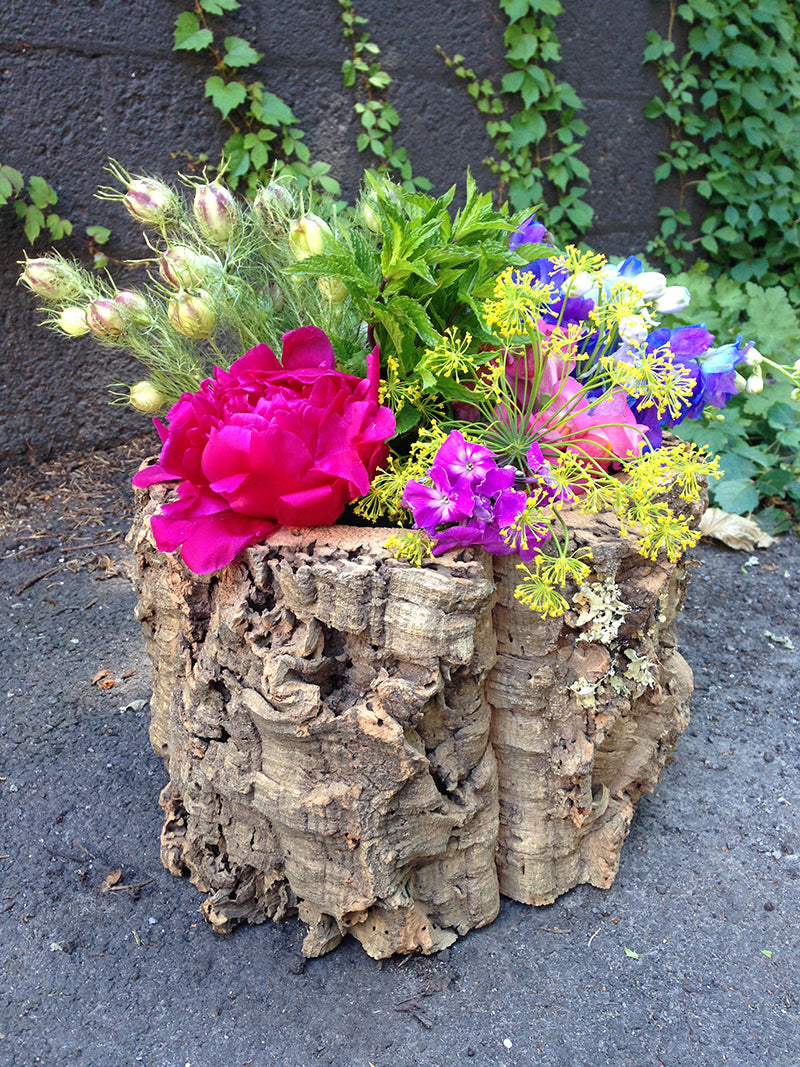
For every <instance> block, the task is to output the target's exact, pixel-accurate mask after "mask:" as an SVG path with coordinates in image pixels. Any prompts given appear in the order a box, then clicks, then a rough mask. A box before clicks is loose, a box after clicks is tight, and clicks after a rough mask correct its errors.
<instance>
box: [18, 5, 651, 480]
mask: <svg viewBox="0 0 800 1067" xmlns="http://www.w3.org/2000/svg"><path fill="white" fill-rule="evenodd" d="M563 4H564V8H565V11H564V14H563V15H562V16H561V18H560V19H559V22H558V33H559V37H560V40H561V44H562V54H563V61H562V63H561V66H560V68H559V75H560V76H561V77H563V79H564V80H566V81H568V82H569V83H570V84H571V85H572V86H573V87H574V88H575V89H576V90H577V92H578V94H579V95H580V96H581V98H582V99H583V101H584V103H585V105H586V112H585V118H586V121H587V122H588V124H589V134H588V137H587V139H586V148H585V151H584V155H583V158H584V159H585V161H586V162H587V164H588V165H589V167H590V169H591V172H592V189H591V195H590V201H591V203H592V205H593V207H594V209H595V226H594V229H593V230H592V232H591V233H590V234H589V240H590V241H591V243H593V244H594V245H595V247H597V248H599V249H601V250H603V251H605V252H607V253H610V254H614V253H618V254H627V253H628V252H633V251H641V250H642V249H643V248H644V245H645V244H646V243H647V241H648V239H649V238H650V237H651V236H652V235H653V233H654V232H655V230H656V216H657V211H658V207H659V206H660V203H661V199H660V198H661V197H662V196H663V191H662V189H661V188H659V189H656V188H655V187H654V186H653V183H652V172H653V168H654V166H655V164H656V155H657V152H658V151H659V149H660V148H661V147H662V144H663V137H664V131H663V129H661V128H660V127H659V126H658V125H656V124H654V123H652V122H649V121H647V120H646V119H645V118H644V116H643V114H642V109H643V107H644V106H645V104H646V103H647V101H648V100H649V99H650V98H651V97H652V95H653V94H654V92H655V91H656V88H657V85H656V82H655V79H654V77H653V75H652V73H651V72H650V71H649V70H648V69H646V68H643V67H642V62H641V57H642V51H643V49H644V39H645V34H646V32H647V30H648V29H650V28H652V27H657V28H659V29H661V30H662V31H663V29H664V26H665V23H666V19H667V17H668V5H667V4H665V3H663V2H659V0H617V2H616V3H613V4H612V3H609V0H563ZM188 7H189V3H188V0H136V3H132V4H121V3H119V0H90V2H89V0H85V2H82V3H77V4H69V3H62V2H60V0H6V2H5V3H4V4H3V11H2V14H0V162H3V163H7V164H10V165H12V166H14V167H16V168H17V169H18V170H20V171H22V172H23V174H25V175H26V176H27V175H30V174H38V175H41V176H42V177H43V178H45V179H46V180H47V181H48V182H50V184H51V185H53V186H54V187H55V188H56V190H57V191H58V194H59V203H58V207H57V210H58V211H59V213H60V214H62V215H64V216H65V217H67V218H69V219H71V220H72V221H73V223H74V224H75V228H76V232H77V233H82V232H83V230H84V228H85V226H87V225H91V224H93V223H94V224H98V223H99V224H103V225H107V226H109V227H110V228H111V229H112V231H113V238H112V242H111V244H110V245H109V251H110V254H111V255H112V256H116V257H120V258H121V257H124V258H128V257H131V256H136V255H138V254H144V247H143V245H142V242H141V235H140V233H139V232H138V231H137V230H136V228H135V227H134V226H133V225H132V224H131V221H130V220H129V219H128V218H127V216H126V214H125V212H124V210H123V209H122V208H121V207H120V206H119V205H118V204H108V203H104V202H100V201H97V200H95V199H94V193H95V191H96V189H97V187H98V186H99V185H101V184H105V183H107V182H108V175H106V174H105V173H104V171H103V168H104V166H105V165H106V163H107V161H108V158H109V157H114V158H116V159H118V160H119V161H120V163H122V165H123V166H125V167H126V168H128V169H129V170H131V171H132V172H134V173H140V172H149V173H155V174H159V175H161V176H163V177H165V178H168V179H171V178H173V177H174V176H175V175H176V173H177V172H178V171H180V170H181V169H182V167H185V166H186V158H187V154H188V155H189V156H196V155H198V154H199V153H201V152H206V153H208V155H209V156H210V158H211V159H214V160H215V159H217V158H218V155H219V150H220V147H221V145H222V144H223V143H224V141H225V139H226V137H227V131H226V130H225V129H224V128H223V127H222V124H221V123H220V121H219V117H218V114H217V112H216V111H215V110H214V109H213V108H212V107H211V105H210V104H209V103H208V101H206V100H205V99H204V95H203V83H204V80H205V77H206V76H207V74H208V73H209V72H208V69H207V65H206V62H205V58H204V56H202V55H200V56H196V55H194V54H192V53H185V52H183V53H174V52H173V51H172V47H171V46H172V31H173V23H174V20H175V18H176V17H177V15H178V14H179V13H180V12H181V11H184V10H187V9H188ZM356 11H357V13H358V14H361V15H364V16H365V17H367V18H368V19H369V32H370V34H371V37H372V39H373V40H374V41H375V42H376V43H377V44H378V45H379V46H380V48H381V50H382V56H381V63H382V65H383V68H384V69H385V70H386V71H388V73H389V74H391V75H392V77H393V79H394V82H393V84H392V86H391V89H390V92H389V97H390V99H391V100H392V102H393V103H394V105H395V107H396V108H397V111H398V113H399V115H400V118H401V125H400V128H399V131H398V134H397V138H396V140H397V141H398V142H399V143H402V144H404V145H405V146H406V147H407V148H408V150H409V153H410V155H411V158H412V161H413V164H414V167H415V170H416V172H417V173H422V174H425V175H427V176H428V177H429V178H430V179H431V180H432V181H433V182H434V185H435V189H436V191H437V192H442V191H444V190H445V189H446V188H448V187H449V186H450V185H451V184H452V183H453V182H459V183H461V182H463V176H464V173H465V171H466V168H467V167H468V166H470V167H471V168H472V170H473V173H474V174H475V176H476V178H477V179H478V181H479V183H480V184H481V185H482V187H484V188H487V189H488V188H491V187H492V184H493V179H492V176H491V174H490V173H488V171H487V170H486V169H485V168H484V167H482V166H481V165H480V161H481V160H482V159H483V158H484V157H485V156H486V155H487V154H488V152H489V151H490V148H491V143H490V141H489V140H488V138H487V135H486V133H485V130H484V126H483V119H482V116H480V115H479V114H478V112H477V111H476V110H475V108H474V106H473V104H472V101H471V100H470V98H469V97H468V96H467V94H466V91H465V88H464V85H463V83H462V82H460V81H459V80H457V79H456V78H455V77H454V75H453V74H452V73H451V72H450V71H449V70H448V69H447V68H446V67H445V66H444V64H443V63H442V61H441V59H440V58H439V56H438V55H437V54H436V52H435V46H436V45H437V44H438V45H441V47H442V48H443V49H444V50H445V51H446V52H447V53H448V54H451V55H452V54H453V53H455V52H459V53H461V54H462V55H464V56H465V57H466V60H467V63H468V65H469V66H471V67H473V68H474V69H475V70H476V72H478V73H479V74H481V75H482V76H483V75H485V76H487V77H491V78H493V79H494V81H495V83H496V84H498V83H499V81H500V78H501V77H502V75H503V73H504V72H505V70H506V69H507V68H506V67H505V64H504V61H503V42H502V37H503V30H504V25H505V23H504V18H503V16H502V14H501V12H500V10H499V8H498V6H497V4H496V2H495V0H401V2H399V3H395V2H394V0H392V2H391V3H390V2H389V0H357V3H356ZM339 14H340V9H339V5H338V4H337V3H336V0H244V3H243V5H242V8H241V10H240V11H238V12H235V13H233V14H231V15H230V16H228V17H227V19H226V21H225V23H224V25H225V27H226V30H227V32H228V33H231V34H237V35H240V36H242V37H245V38H246V39H247V40H249V41H251V42H252V43H253V44H254V45H255V46H256V47H257V48H258V50H259V51H261V52H263V53H264V58H263V59H262V60H261V62H260V63H259V65H258V67H257V68H254V69H255V72H256V73H257V76H258V77H259V78H260V79H261V80H262V81H263V82H264V84H265V87H266V88H267V89H268V90H270V91H273V92H275V93H277V94H278V95H280V96H282V97H283V98H284V99H285V100H286V101H287V102H288V103H289V104H290V106H291V107H292V108H293V110H294V112H295V114H296V115H297V117H298V120H299V122H300V125H301V128H303V129H304V130H305V131H306V134H307V143H308V144H309V146H310V148H311V151H312V157H313V158H315V159H324V160H326V161H327V162H329V163H330V164H331V165H332V167H333V173H334V174H335V176H336V177H337V178H338V179H339V180H340V181H341V182H342V185H343V188H344V190H345V192H346V193H347V194H348V195H352V194H353V193H354V192H355V190H356V189H357V187H358V180H359V174H360V170H361V169H362V167H363V165H364V164H363V157H360V156H359V155H358V153H357V152H356V150H355V139H356V134H357V132H358V131H357V128H356V121H355V117H354V116H353V113H352V105H353V97H352V95H351V93H350V91H349V90H344V89H343V88H342V84H341V64H342V61H343V59H344V58H345V56H346V47H345V44H344V41H343V39H342V35H341V28H340V21H339ZM46 247H47V244H46V242H45V241H44V240H42V241H41V242H39V243H37V246H36V248H35V249H34V253H35V252H44V251H45V250H46ZM59 247H60V248H61V249H62V250H63V251H64V252H65V254H71V253H74V254H76V255H80V253H81V250H82V246H81V243H80V241H78V240H76V239H67V240H66V241H64V242H62V243H61V245H60V246H59ZM25 248H26V244H25V241H24V237H23V234H22V230H21V226H20V224H19V223H18V222H17V220H16V216H15V214H14V211H13V208H11V207H7V208H4V209H2V210H1V211H0V389H2V403H1V404H0V464H7V463H14V462H20V461H22V462H24V461H25V459H26V458H30V459H43V458H46V457H48V456H50V455H52V454H57V453H58V452H63V451H67V450H69V449H73V448H80V449H90V448H102V447H108V446H109V445H111V444H113V443H115V442H119V441H121V440H124V439H126V438H127V437H130V436H132V435H133V434H135V433H137V432H140V431H141V430H142V429H143V428H144V426H145V423H143V421H142V418H141V416H137V415H135V414H134V413H132V412H130V411H128V410H126V409H125V408H120V407H116V406H115V407H111V406H109V404H108V393H107V390H106V383H108V382H110V381H113V380H119V381H130V380H132V379H133V378H134V376H136V369H135V365H132V364H131V363H130V362H129V361H128V360H126V359H125V358H122V357H119V358H114V357H110V356H109V353H108V352H107V351H106V350H102V351H101V350H100V349H98V348H97V347H96V346H95V345H94V344H93V343H92V342H91V341H90V340H86V339H80V340H77V341H68V340H67V339H65V338H61V337H59V336H58V335H56V334H55V333H53V332H51V331H49V330H45V329H42V328H40V327H39V326H38V321H39V318H40V315H39V313H38V311H37V309H36V305H35V301H34V300H33V298H32V297H31V296H30V294H28V293H27V291H23V290H22V289H21V288H18V287H17V286H16V281H17V276H18V270H19V268H18V266H17V261H18V260H19V259H21V258H22V253H23V251H24V250H25Z"/></svg>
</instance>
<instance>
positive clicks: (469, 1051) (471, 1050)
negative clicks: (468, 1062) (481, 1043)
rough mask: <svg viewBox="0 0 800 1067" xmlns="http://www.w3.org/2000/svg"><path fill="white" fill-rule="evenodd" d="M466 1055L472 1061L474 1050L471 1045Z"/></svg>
mask: <svg viewBox="0 0 800 1067" xmlns="http://www.w3.org/2000/svg"><path fill="white" fill-rule="evenodd" d="M467 1055H468V1056H469V1057H470V1059H472V1057H473V1056H474V1055H475V1049H474V1048H473V1047H472V1045H470V1046H469V1048H468V1049H467Z"/></svg>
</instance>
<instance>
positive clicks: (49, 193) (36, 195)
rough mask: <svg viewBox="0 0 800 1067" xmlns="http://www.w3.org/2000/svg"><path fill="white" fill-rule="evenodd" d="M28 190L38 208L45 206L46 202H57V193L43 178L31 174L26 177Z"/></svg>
mask: <svg viewBox="0 0 800 1067" xmlns="http://www.w3.org/2000/svg"><path fill="white" fill-rule="evenodd" d="M28 192H29V193H30V198H31V200H32V201H33V202H34V204H35V205H36V206H37V207H39V208H42V209H44V208H46V207H47V206H48V204H55V203H57V202H58V194H57V193H56V191H55V189H53V188H51V187H50V186H49V185H48V184H47V182H46V181H45V180H44V178H37V177H35V176H32V177H30V178H29V179H28Z"/></svg>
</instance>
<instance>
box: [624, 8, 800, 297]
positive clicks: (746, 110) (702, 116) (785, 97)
mask: <svg viewBox="0 0 800 1067" xmlns="http://www.w3.org/2000/svg"><path fill="white" fill-rule="evenodd" d="M669 4H670V19H669V28H668V31H667V35H666V36H665V37H662V36H661V35H660V34H659V33H657V32H656V31H655V30H651V31H650V32H649V33H648V34H647V48H646V50H645V53H644V61H645V62H646V63H651V64H653V65H654V66H655V69H656V73H657V75H658V78H659V80H660V82H661V89H662V91H661V93H660V95H659V96H657V97H655V98H654V99H653V100H652V101H651V103H650V104H649V105H648V107H647V109H646V111H645V114H646V115H647V116H648V117H649V118H651V119H665V120H666V122H667V147H666V148H665V150H664V151H663V152H661V153H660V160H661V162H660V163H659V165H658V167H657V168H656V170H655V175H654V177H655V180H656V182H662V181H664V180H665V179H666V178H668V177H670V176H672V175H675V176H677V179H678V186H679V192H678V203H677V205H672V206H667V207H663V208H662V209H661V211H660V216H661V232H660V235H659V237H658V238H657V239H656V240H655V241H654V242H652V244H651V246H650V248H649V250H650V251H651V252H655V253H656V254H658V255H659V256H660V257H661V258H662V259H663V260H664V261H665V262H666V264H667V266H668V267H669V268H670V269H671V270H678V269H680V268H681V267H682V266H683V264H684V262H685V260H686V257H687V255H689V254H690V253H696V252H697V251H698V250H700V249H702V250H703V252H705V253H706V255H707V256H708V258H709V259H710V260H711V261H712V262H713V264H714V266H715V268H716V269H719V270H725V271H728V272H729V273H730V275H731V276H732V277H733V278H734V279H735V280H736V281H738V282H740V283H743V282H747V281H751V280H754V281H757V282H759V283H760V284H761V285H767V286H769V285H774V284H777V283H781V284H783V285H784V286H786V288H787V289H788V291H789V293H790V296H791V297H792V299H793V301H794V302H795V303H796V304H797V303H800V228H799V227H798V221H799V219H800V185H798V182H797V174H798V173H799V172H800V12H798V8H797V5H796V2H795V0H759V2H758V3H757V4H753V3H750V2H749V0H687V2H685V3H677V0H669ZM681 23H682V24H683V26H684V27H685V28H686V29H687V30H688V34H687V44H688V47H687V49H686V50H685V51H684V52H682V53H681V52H680V51H679V49H678V46H677V44H676V37H677V30H678V24H681ZM691 189H694V190H695V192H696V193H697V195H698V196H699V197H700V198H702V199H703V200H704V201H706V203H707V205H708V207H707V210H706V213H705V218H704V219H703V221H702V222H701V224H700V234H699V236H697V237H692V236H691V229H690V228H691V226H692V218H691V214H690V210H689V204H688V194H689V191H690V190H691Z"/></svg>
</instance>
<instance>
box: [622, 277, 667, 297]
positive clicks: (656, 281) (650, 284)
mask: <svg viewBox="0 0 800 1067" xmlns="http://www.w3.org/2000/svg"><path fill="white" fill-rule="evenodd" d="M627 280H628V281H629V282H630V284H631V285H635V286H636V288H637V289H639V290H640V291H641V294H642V299H643V300H658V299H659V297H661V296H663V295H664V293H665V292H666V291H667V279H666V278H665V277H664V275H663V274H660V273H659V272H658V271H656V270H645V271H642V273H641V274H637V275H636V276H635V277H634V278H629V279H627Z"/></svg>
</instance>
